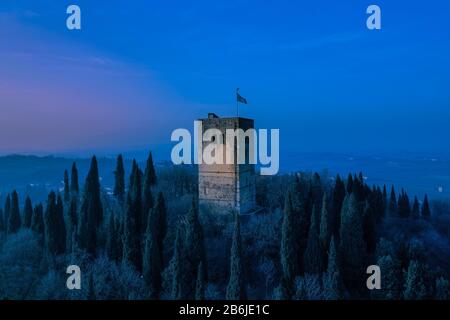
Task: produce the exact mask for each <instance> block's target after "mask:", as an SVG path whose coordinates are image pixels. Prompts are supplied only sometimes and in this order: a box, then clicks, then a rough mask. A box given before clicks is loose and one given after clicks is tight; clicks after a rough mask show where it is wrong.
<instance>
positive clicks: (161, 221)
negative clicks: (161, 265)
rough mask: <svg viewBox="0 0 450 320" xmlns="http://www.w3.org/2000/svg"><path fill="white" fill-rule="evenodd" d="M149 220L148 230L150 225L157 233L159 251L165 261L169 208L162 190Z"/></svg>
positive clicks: (153, 231)
mask: <svg viewBox="0 0 450 320" xmlns="http://www.w3.org/2000/svg"><path fill="white" fill-rule="evenodd" d="M147 220H148V222H147V232H148V230H149V229H148V227H149V226H150V227H151V229H152V233H153V234H154V235H155V239H156V243H157V245H158V248H159V252H160V253H161V262H163V256H162V253H163V242H164V238H165V237H166V232H167V209H166V204H165V201H164V196H163V193H162V192H159V193H158V197H157V199H156V204H155V207H154V208H153V209H151V211H150V216H149V217H148V218H147Z"/></svg>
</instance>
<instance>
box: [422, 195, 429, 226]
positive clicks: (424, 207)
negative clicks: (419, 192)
mask: <svg viewBox="0 0 450 320" xmlns="http://www.w3.org/2000/svg"><path fill="white" fill-rule="evenodd" d="M430 217H431V211H430V205H429V204H428V196H427V195H425V198H424V199H423V204H422V218H424V219H427V220H429V219H430Z"/></svg>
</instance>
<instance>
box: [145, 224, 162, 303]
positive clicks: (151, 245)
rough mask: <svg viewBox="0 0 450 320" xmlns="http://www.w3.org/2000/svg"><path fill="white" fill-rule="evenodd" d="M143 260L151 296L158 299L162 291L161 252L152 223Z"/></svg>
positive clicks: (148, 229)
mask: <svg viewBox="0 0 450 320" xmlns="http://www.w3.org/2000/svg"><path fill="white" fill-rule="evenodd" d="M149 222H150V220H149ZM143 260H144V262H143V268H142V270H143V276H144V280H145V283H146V285H147V287H148V288H149V290H150V294H149V297H150V298H151V299H157V298H158V296H159V293H160V291H161V270H162V263H161V252H160V251H159V246H158V241H157V239H156V235H155V232H154V229H153V227H152V225H151V224H150V223H148V225H147V232H146V239H145V245H144V258H143Z"/></svg>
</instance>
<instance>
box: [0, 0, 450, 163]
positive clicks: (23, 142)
mask: <svg viewBox="0 0 450 320" xmlns="http://www.w3.org/2000/svg"><path fill="white" fill-rule="evenodd" d="M69 4H77V5H79V6H80V7H81V11H82V30H81V31H69V30H68V29H67V28H66V23H65V21H66V17H67V15H66V8H67V6H68V5H69ZM370 4H378V5H379V6H380V7H381V10H382V30H381V31H369V30H368V29H367V28H366V26H365V21H366V18H367V15H366V13H365V10H366V8H367V6H368V5H370ZM449 17H450V2H449V1H447V0H433V1H428V2H423V1H418V0H409V1H406V0H402V1H384V0H383V1H381V0H377V1H372V2H368V1H356V0H348V1H325V0H317V1H288V0H277V1H274V0H269V1H258V0H240V1H235V0H227V1H222V0H220V1H219V0H217V1H211V0H209V1H204V0H196V1H151V0H133V1H119V0H115V1H111V0H108V1H107V0H95V1H92V0H72V1H65V0H61V1H54V0H15V1H14V0H1V2H0V154H5V153H11V152H25V153H50V152H51V153H64V152H88V151H89V152H91V151H96V152H98V151H107V152H114V151H127V150H139V149H147V148H148V147H149V145H151V144H167V143H170V133H171V131H172V130H174V129H176V128H179V127H187V128H189V129H191V128H192V125H193V124H192V121H193V120H194V119H196V118H200V117H203V116H205V115H206V113H207V112H208V111H211V112H216V113H217V114H219V115H222V116H233V115H235V103H234V101H235V96H234V90H235V88H236V87H240V88H241V94H242V95H243V96H245V97H246V98H247V100H249V103H250V104H249V105H247V106H242V107H241V110H240V114H241V115H242V116H246V117H251V118H254V119H256V124H257V126H258V127H263V128H280V135H281V143H282V145H281V146H282V148H283V146H284V148H288V149H290V150H292V149H295V150H320V151H344V152H360V151H369V152H379V151H392V150H403V151H445V152H448V151H450V139H449V137H450V27H449V25H448V19H449Z"/></svg>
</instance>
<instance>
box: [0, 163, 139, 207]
mask: <svg viewBox="0 0 450 320" xmlns="http://www.w3.org/2000/svg"><path fill="white" fill-rule="evenodd" d="M74 161H75V162H76V163H77V167H78V171H79V182H80V185H83V184H84V179H85V177H86V174H87V172H88V170H89V164H90V159H87V158H85V159H81V158H80V159H69V158H63V157H54V156H45V157H38V156H24V155H8V156H4V157H0V206H3V199H4V196H5V194H6V193H8V192H11V190H13V189H16V190H17V191H18V192H19V195H20V196H21V197H22V198H23V196H24V195H25V194H28V195H30V196H31V197H32V198H33V201H43V200H45V198H46V196H47V194H48V191H49V190H59V189H61V188H63V186H64V185H63V178H64V170H68V172H69V175H70V169H71V167H72V163H73V162H74ZM98 163H99V172H100V177H101V179H102V186H103V187H110V186H112V185H113V182H114V176H113V171H114V169H115V166H116V160H115V159H114V158H98ZM130 166H131V161H130V160H125V170H127V171H129V168H130Z"/></svg>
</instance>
